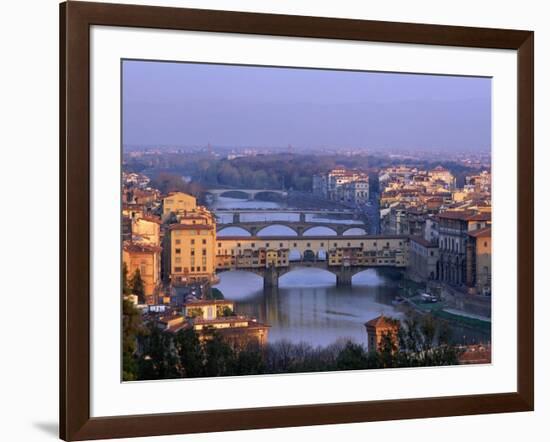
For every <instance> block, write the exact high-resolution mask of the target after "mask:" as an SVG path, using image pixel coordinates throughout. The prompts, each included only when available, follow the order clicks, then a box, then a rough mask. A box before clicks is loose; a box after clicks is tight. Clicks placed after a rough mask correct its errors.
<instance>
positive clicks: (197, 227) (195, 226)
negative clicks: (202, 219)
mask: <svg viewBox="0 0 550 442" xmlns="http://www.w3.org/2000/svg"><path fill="white" fill-rule="evenodd" d="M213 229H214V226H213V225H209V224H172V225H171V226H170V230H213Z"/></svg>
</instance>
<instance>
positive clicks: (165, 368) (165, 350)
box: [138, 324, 181, 380]
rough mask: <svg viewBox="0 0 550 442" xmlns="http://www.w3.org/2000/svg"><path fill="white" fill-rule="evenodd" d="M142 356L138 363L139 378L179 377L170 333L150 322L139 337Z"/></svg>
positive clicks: (179, 373)
mask: <svg viewBox="0 0 550 442" xmlns="http://www.w3.org/2000/svg"><path fill="white" fill-rule="evenodd" d="M141 343H142V348H143V351H142V356H141V358H140V359H139V364H138V373H139V374H138V378H139V379H140V380H153V379H174V378H179V377H181V371H180V370H179V364H178V360H177V358H176V355H175V353H174V351H173V338H172V335H171V334H170V333H167V332H164V331H162V330H160V329H159V328H158V327H157V326H156V325H154V324H150V325H149V327H148V330H147V333H146V334H145V333H144V335H143V337H142V339H141Z"/></svg>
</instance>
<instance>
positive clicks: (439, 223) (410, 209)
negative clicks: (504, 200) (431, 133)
mask: <svg viewBox="0 0 550 442" xmlns="http://www.w3.org/2000/svg"><path fill="white" fill-rule="evenodd" d="M379 183H380V189H381V195H380V218H381V223H380V224H381V228H382V232H383V233H386V234H395V235H408V236H409V237H410V238H411V245H410V253H409V273H410V274H411V275H413V276H414V277H416V278H418V279H419V280H439V281H442V282H444V283H447V284H451V285H453V286H457V287H462V288H466V289H467V290H468V291H469V292H471V293H478V294H489V293H490V289H491V174H490V173H489V172H488V171H482V172H481V173H480V174H478V175H472V176H467V177H466V178H465V182H464V186H463V187H460V188H459V187H457V185H456V179H455V177H454V176H453V175H452V173H451V172H450V171H448V170H447V169H445V168H443V167H441V166H439V167H436V168H435V169H433V170H428V171H426V170H420V169H418V168H413V167H406V166H401V167H392V168H387V169H383V170H381V171H380V173H379Z"/></svg>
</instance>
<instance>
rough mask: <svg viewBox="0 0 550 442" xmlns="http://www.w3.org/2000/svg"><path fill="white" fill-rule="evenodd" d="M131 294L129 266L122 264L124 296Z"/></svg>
mask: <svg viewBox="0 0 550 442" xmlns="http://www.w3.org/2000/svg"><path fill="white" fill-rule="evenodd" d="M130 293H131V290H130V286H129V285H128V266H127V265H126V263H125V262H124V263H122V294H123V295H129V294H130Z"/></svg>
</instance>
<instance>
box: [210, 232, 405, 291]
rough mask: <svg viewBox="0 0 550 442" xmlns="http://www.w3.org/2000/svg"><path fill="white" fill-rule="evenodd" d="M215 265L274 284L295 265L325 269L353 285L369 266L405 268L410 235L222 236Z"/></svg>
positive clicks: (266, 283) (218, 268) (219, 239)
mask: <svg viewBox="0 0 550 442" xmlns="http://www.w3.org/2000/svg"><path fill="white" fill-rule="evenodd" d="M216 242H217V248H216V269H217V271H218V272H220V271H225V270H239V269H241V270H246V271H251V272H254V273H257V274H259V275H260V276H262V277H263V278H264V286H266V287H273V286H276V285H277V284H278V282H277V281H278V278H279V277H280V276H282V275H284V274H285V273H288V272H289V271H291V270H293V269H294V268H296V267H303V266H307V267H316V268H320V269H326V270H328V271H330V272H332V273H334V274H335V275H336V277H337V284H338V285H350V284H351V278H352V276H353V275H354V274H355V273H358V272H360V271H362V270H365V269H366V268H369V267H386V266H387V267H396V268H405V267H406V266H407V264H408V260H407V257H408V238H407V237H405V236H347V237H333V236H332V237H325V236H319V237H313V236H312V237H295V236H290V237H288V236H286V237H263V238H259V237H250V236H245V237H219V238H218V239H217V240H216Z"/></svg>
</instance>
